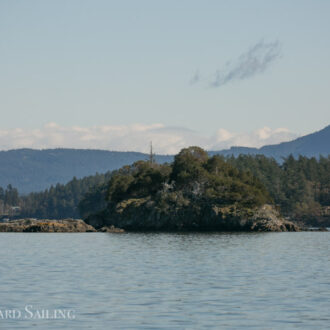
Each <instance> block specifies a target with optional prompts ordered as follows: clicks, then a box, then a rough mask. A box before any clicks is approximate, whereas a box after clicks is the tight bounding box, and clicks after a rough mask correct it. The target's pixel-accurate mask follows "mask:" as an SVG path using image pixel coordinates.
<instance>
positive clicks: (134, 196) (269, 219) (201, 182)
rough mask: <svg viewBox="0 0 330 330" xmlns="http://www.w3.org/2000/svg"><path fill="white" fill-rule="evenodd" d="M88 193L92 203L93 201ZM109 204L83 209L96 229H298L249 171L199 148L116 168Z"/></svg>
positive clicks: (86, 217)
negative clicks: (160, 161) (169, 158)
mask: <svg viewBox="0 0 330 330" xmlns="http://www.w3.org/2000/svg"><path fill="white" fill-rule="evenodd" d="M92 199H93V196H92V195H91V196H90V200H88V201H87V202H88V205H89V206H90V205H91V204H92V203H91V201H92ZM106 200H107V207H106V208H105V209H103V210H102V211H98V212H95V213H93V212H90V213H89V214H88V213H87V214H85V222H86V223H87V224H89V225H91V226H93V227H94V228H96V229H100V228H102V227H105V226H108V227H109V226H114V227H115V228H122V229H124V230H127V231H299V230H300V228H299V226H297V225H296V224H294V223H293V222H290V221H287V220H285V219H283V218H282V217H281V216H280V214H279V213H278V212H277V211H276V209H275V207H274V205H273V201H272V199H271V198H270V196H269V194H268V192H267V191H266V189H265V188H264V186H263V185H262V184H261V182H260V181H259V180H257V179H256V178H255V177H254V176H253V175H252V174H251V173H250V172H245V171H239V170H238V169H236V168H234V167H233V166H231V165H230V164H228V163H227V162H225V160H224V159H223V158H221V157H219V156H213V157H209V156H208V154H207V152H205V151H204V150H203V149H201V148H199V147H190V148H186V149H183V150H182V151H181V152H180V153H179V154H178V155H177V156H176V157H175V159H174V162H173V163H172V164H162V165H160V164H156V163H155V162H154V161H153V159H152V157H151V159H150V160H149V161H138V162H136V163H134V164H133V165H131V166H125V167H123V168H121V169H120V170H118V171H116V172H115V173H114V174H113V175H112V177H111V179H110V182H109V184H108V186H107V192H106Z"/></svg>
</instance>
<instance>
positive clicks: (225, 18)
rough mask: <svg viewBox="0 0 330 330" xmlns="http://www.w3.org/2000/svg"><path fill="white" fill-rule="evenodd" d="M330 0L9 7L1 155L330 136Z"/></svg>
mask: <svg viewBox="0 0 330 330" xmlns="http://www.w3.org/2000/svg"><path fill="white" fill-rule="evenodd" d="M329 15H330V1H328V0H315V1H311V0H309V1H305V0H296V1H295V0H291V1H284V0H277V1H267V0H260V1H257V0H249V1H246V0H244V1H243V0H241V1H239V0H237V1H220V0H214V1H212V0H203V1H202V0H200V1H196V0H180V1H179V0H175V1H173V0H167V1H155V0H148V1H147V0H139V1H133V0H131V1H129V0H123V1H111V0H93V1H90V0H70V1H67V0H56V1H50V0H38V1H37V0H29V1H24V0H21V1H17V0H0V114H1V121H0V149H2V150H7V149H11V148H21V147H33V148H47V147H76V148H85V147H86V148H97V149H111V150H136V151H147V150H148V148H149V141H150V140H153V142H154V148H155V150H156V152H157V151H158V152H159V153H173V152H176V151H178V150H179V149H180V148H182V147H185V146H188V145H192V144H198V145H200V146H202V147H205V148H208V149H210V148H212V149H213V150H215V149H222V148H228V147H230V146H232V145H243V146H256V147H259V146H262V145H264V144H272V143H278V142H282V141H287V140H290V139H293V138H295V137H297V136H300V135H304V134H308V133H311V132H313V131H316V130H320V129H322V128H323V127H325V126H327V125H328V124H329V123H330V104H329V85H330V84H329V83H330V63H329V59H330V38H329V31H330V20H329Z"/></svg>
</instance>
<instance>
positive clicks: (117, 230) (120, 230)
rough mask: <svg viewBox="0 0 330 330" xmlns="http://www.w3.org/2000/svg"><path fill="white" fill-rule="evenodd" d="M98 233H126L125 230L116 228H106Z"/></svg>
mask: <svg viewBox="0 0 330 330" xmlns="http://www.w3.org/2000/svg"><path fill="white" fill-rule="evenodd" d="M98 231H100V232H102V233H118V234H122V233H124V232H125V230H124V229H121V228H116V227H115V226H104V227H102V228H101V229H99V230H98Z"/></svg>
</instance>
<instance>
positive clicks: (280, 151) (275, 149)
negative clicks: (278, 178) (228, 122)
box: [210, 125, 330, 160]
mask: <svg viewBox="0 0 330 330" xmlns="http://www.w3.org/2000/svg"><path fill="white" fill-rule="evenodd" d="M210 154H221V155H225V156H230V155H234V156H238V155H239V154H251V155H257V154H261V155H265V156H267V157H273V158H275V159H276V160H281V158H282V157H287V156H289V155H293V156H295V157H297V156H299V155H302V156H306V157H319V156H320V155H323V156H328V155H330V125H328V126H327V127H325V128H323V129H322V130H320V131H317V132H315V133H311V134H308V135H305V136H302V137H299V138H297V139H295V140H292V141H289V142H282V143H279V144H274V145H266V146H263V147H261V148H248V147H231V148H230V149H227V150H220V151H210Z"/></svg>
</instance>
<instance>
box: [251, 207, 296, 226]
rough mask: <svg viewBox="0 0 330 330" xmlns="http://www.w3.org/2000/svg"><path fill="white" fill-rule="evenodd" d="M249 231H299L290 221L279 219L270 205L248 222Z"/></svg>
mask: <svg viewBox="0 0 330 330" xmlns="http://www.w3.org/2000/svg"><path fill="white" fill-rule="evenodd" d="M248 226H249V228H250V230H251V231H300V230H301V229H300V227H299V226H298V225H296V224H294V223H293V222H291V221H288V220H285V219H283V218H281V216H280V214H279V213H278V212H277V211H276V210H275V209H274V207H272V206H270V205H264V206H262V207H261V208H260V209H258V210H257V212H255V214H254V215H253V217H252V218H251V219H250V220H249V221H248Z"/></svg>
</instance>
